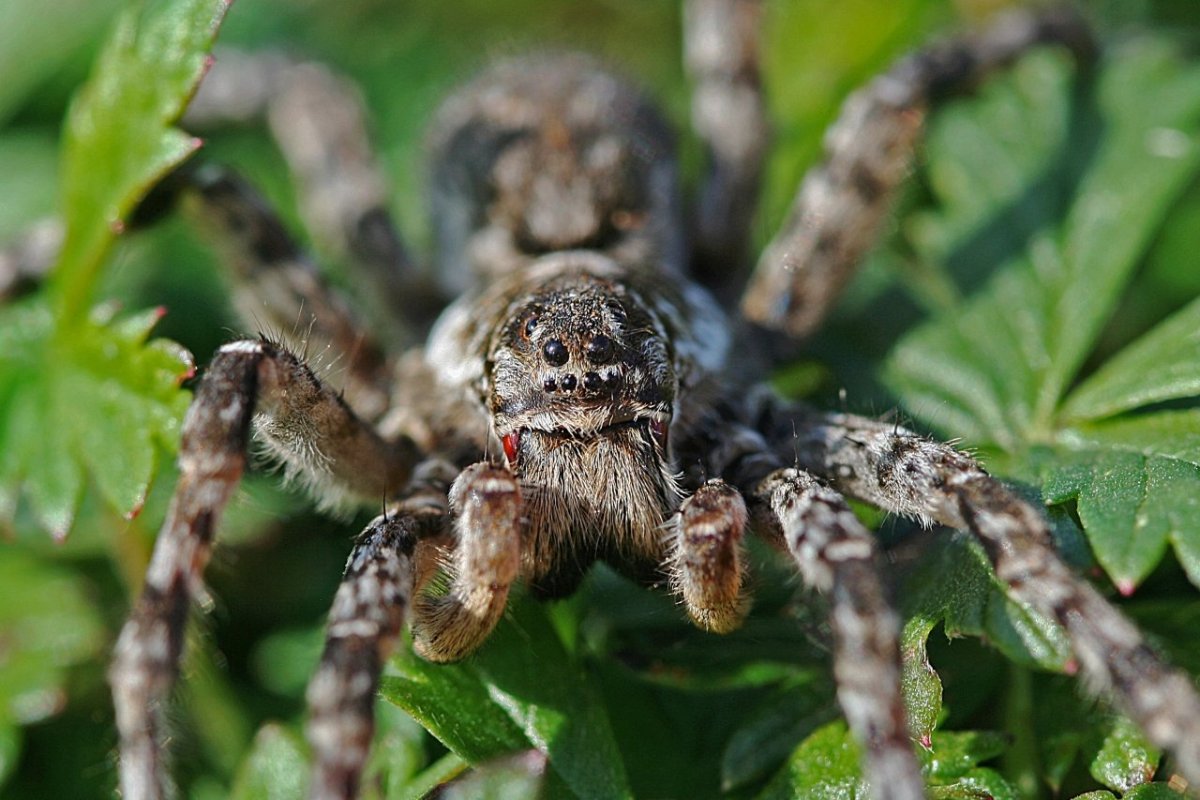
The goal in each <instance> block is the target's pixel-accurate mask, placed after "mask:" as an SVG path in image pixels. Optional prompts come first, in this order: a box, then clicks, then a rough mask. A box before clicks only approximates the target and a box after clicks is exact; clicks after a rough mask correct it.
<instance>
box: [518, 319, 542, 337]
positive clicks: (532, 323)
mask: <svg viewBox="0 0 1200 800" xmlns="http://www.w3.org/2000/svg"><path fill="white" fill-rule="evenodd" d="M537 324H538V318H537V314H530V315H529V319H527V320H525V325H524V326H523V327H522V328H521V335H522V336H524V337H525V338H526V339H528V338H529V337H530V336H532V335H533V329H534V328H536V327H537Z"/></svg>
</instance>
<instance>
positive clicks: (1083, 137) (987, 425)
mask: <svg viewBox="0 0 1200 800" xmlns="http://www.w3.org/2000/svg"><path fill="white" fill-rule="evenodd" d="M1039 63H1040V64H1041V66H1040V68H1041V69H1044V70H1047V74H1048V75H1049V76H1050V82H1051V84H1061V81H1060V80H1059V79H1057V78H1055V77H1054V73H1053V70H1054V69H1055V66H1054V63H1053V62H1051V61H1044V62H1039ZM1058 69H1061V67H1058ZM1059 94H1060V96H1059V99H1058V100H1057V105H1056V106H1055V109H1056V114H1061V113H1062V109H1065V108H1069V107H1070V106H1069V103H1070V97H1069V95H1067V93H1066V92H1065V90H1060V92H1059ZM1001 99H1002V100H1004V101H1005V102H1007V99H1005V98H1001ZM997 102H1000V101H999V100H996V99H993V98H992V97H991V96H990V95H989V97H988V98H985V100H984V101H983V102H982V103H981V104H980V106H979V110H977V111H975V112H974V114H973V116H974V118H975V125H974V126H971V127H970V128H969V129H968V128H967V127H965V126H964V127H962V130H961V132H960V134H959V136H960V138H961V137H962V136H966V135H968V134H969V135H970V136H972V137H978V138H979V139H980V140H981V141H995V140H999V141H998V142H997V143H996V145H995V146H996V147H998V148H1000V149H1003V145H1002V142H1004V141H1010V142H1011V141H1016V140H1018V139H1022V138H1024V139H1026V140H1027V139H1028V137H1029V130H1028V127H1027V126H1026V125H1025V123H1024V122H1023V118H1022V115H1008V116H1005V115H1002V114H996V113H990V112H989V108H990V107H991V105H994V104H995V103H997ZM1095 103H1096V108H1095V109H1094V113H1095V114H1096V115H1098V117H1099V119H1098V120H1090V121H1087V124H1081V125H1080V126H1078V127H1080V128H1083V129H1086V130H1081V131H1077V132H1070V131H1069V132H1068V133H1069V134H1070V135H1068V136H1067V137H1066V138H1065V140H1064V141H1062V142H1061V147H1062V148H1063V149H1064V151H1065V152H1070V151H1073V150H1074V151H1081V152H1084V153H1087V152H1093V155H1092V157H1091V159H1090V161H1088V162H1087V163H1086V164H1085V165H1083V166H1084V167H1086V171H1085V172H1084V174H1083V175H1082V177H1081V178H1079V180H1078V185H1077V187H1076V186H1074V185H1073V182H1071V181H1069V180H1067V179H1066V178H1065V177H1064V179H1062V180H1060V181H1058V182H1057V185H1054V184H1052V185H1051V186H1046V187H1042V189H1041V190H1042V191H1047V192H1049V191H1055V190H1057V191H1059V192H1065V193H1067V194H1068V195H1069V197H1070V207H1069V210H1068V211H1067V213H1066V217H1065V219H1064V220H1062V222H1061V223H1060V222H1059V221H1058V218H1057V216H1056V215H1055V214H1053V213H1050V212H1052V211H1053V209H1052V208H1048V207H1047V206H1048V205H1049V206H1052V205H1053V204H1043V205H1042V208H1043V209H1044V210H1043V211H1042V212H1040V215H1041V216H1042V217H1043V218H1041V219H1039V220H1036V221H1033V222H1029V223H1027V224H1026V226H1025V227H1026V229H1036V233H1034V234H1033V235H1032V237H1031V238H1030V240H1029V242H1028V244H1027V245H1026V246H1025V247H1023V248H1022V249H1021V250H1020V251H1018V252H1016V253H1013V257H1012V258H1011V259H1009V260H1007V261H1006V262H1005V263H1004V264H1003V265H999V269H998V270H997V271H996V272H995V273H994V274H993V275H992V276H991V277H990V278H989V279H988V280H987V281H986V284H985V285H984V288H983V289H982V290H981V291H979V292H977V293H976V294H974V295H973V296H972V297H970V299H969V300H967V301H966V302H965V303H963V304H962V305H961V306H959V307H955V308H953V309H951V310H948V311H946V312H945V313H943V314H941V315H939V316H937V317H936V318H935V319H933V320H931V321H930V322H928V323H926V324H924V325H922V326H920V327H919V328H917V329H916V330H915V331H914V332H912V333H910V334H908V335H907V336H905V338H904V339H903V340H901V342H900V343H899V344H898V345H897V346H896V348H895V349H894V350H893V352H892V355H891V357H890V358H889V361H888V365H887V369H886V376H885V377H886V379H887V381H888V383H889V385H890V386H891V387H892V388H893V389H894V390H895V391H896V392H897V394H898V395H899V396H900V397H901V399H902V400H903V401H904V403H905V405H906V407H907V408H908V409H909V410H910V411H911V412H912V413H914V414H915V415H917V416H918V417H922V418H924V419H925V420H926V421H928V422H929V423H930V424H932V425H933V426H934V427H936V428H938V429H941V430H946V431H952V432H953V433H954V434H955V435H964V434H965V435H966V436H967V437H969V438H970V439H971V440H972V441H974V442H976V443H980V444H983V443H993V444H996V445H999V446H1000V447H1002V448H1004V449H1006V450H1010V451H1016V450H1019V449H1021V448H1022V447H1023V446H1025V445H1027V444H1028V443H1030V442H1035V441H1044V440H1046V439H1047V438H1048V436H1049V431H1050V430H1051V428H1052V425H1053V423H1054V420H1055V414H1056V412H1057V411H1058V408H1059V404H1060V401H1061V399H1062V396H1063V393H1064V392H1065V390H1066V388H1067V387H1068V386H1069V385H1070V382H1071V381H1072V380H1073V378H1074V377H1075V375H1076V373H1077V372H1078V370H1079V368H1080V365H1081V364H1082V363H1083V360H1084V358H1085V357H1086V356H1087V355H1088V353H1089V352H1090V351H1091V349H1092V348H1093V346H1094V345H1095V340H1096V336H1097V335H1098V333H1099V331H1100V328H1101V326H1102V325H1103V324H1104V322H1105V321H1106V320H1107V319H1108V317H1109V315H1110V313H1111V312H1112V309H1113V307H1114V305H1115V303H1116V301H1117V298H1118V296H1119V294H1120V292H1121V291H1122V289H1123V288H1124V286H1125V285H1126V283H1127V281H1128V279H1129V276H1130V274H1131V272H1132V269H1133V267H1134V266H1135V265H1136V264H1137V262H1138V259H1139V257H1140V256H1141V254H1142V252H1143V251H1144V249H1145V247H1146V245H1147V244H1148V242H1149V241H1150V239H1151V237H1152V236H1153V234H1154V232H1155V230H1156V229H1157V227H1158V225H1159V224H1160V222H1161V220H1162V218H1163V215H1164V214H1165V210H1166V208H1167V207H1168V206H1169V204H1170V202H1171V201H1172V200H1173V198H1174V197H1175V196H1176V195H1177V194H1178V192H1179V190H1180V189H1181V188H1182V187H1184V186H1185V185H1186V184H1187V182H1188V180H1189V178H1190V177H1191V176H1192V175H1194V174H1195V171H1196V166H1197V164H1198V163H1200V147H1198V146H1197V145H1196V142H1195V131H1196V127H1197V123H1198V122H1200V72H1197V71H1196V70H1195V69H1194V68H1184V67H1182V66H1181V64H1180V62H1179V60H1178V59H1177V58H1176V57H1175V56H1174V54H1173V53H1172V51H1171V50H1170V49H1168V48H1166V47H1164V46H1162V45H1160V44H1156V43H1152V42H1142V43H1140V44H1139V45H1138V46H1136V47H1130V48H1127V49H1126V50H1124V51H1122V52H1120V53H1119V54H1118V55H1117V56H1116V57H1114V58H1113V59H1112V60H1111V61H1110V62H1108V63H1107V64H1105V65H1103V67H1102V69H1101V70H1100V74H1099V75H1098V76H1097V80H1096V90H1095ZM1080 113H1082V112H1080ZM960 124H961V123H960ZM1051 127H1053V126H1051ZM1097 131H1098V133H1097ZM1093 136H1098V139H1097V140H1096V141H1094V142H1093V141H1091V137H1093ZM940 157H941V154H940V153H939V152H938V151H937V150H936V149H935V148H932V147H931V149H930V153H929V158H930V161H931V164H933V165H935V166H934V167H932V169H933V170H934V171H935V174H936V170H937V167H936V164H937V162H938V159H939V158H940ZM1003 167H1004V164H1003V162H1000V163H997V161H996V160H993V161H991V162H989V161H986V160H984V161H979V162H971V163H970V164H968V163H966V162H965V161H964V162H962V163H961V164H960V165H959V168H960V169H962V170H967V171H968V173H967V175H965V176H964V177H962V178H961V179H960V180H959V181H958V183H961V184H964V185H965V184H969V185H972V186H974V185H977V184H978V185H985V186H986V185H992V184H995V183H996V182H997V179H996V178H995V177H994V176H993V175H992V172H993V171H995V170H997V169H1000V168H1003ZM935 188H936V187H935ZM951 199H953V198H951ZM950 204H951V203H950V202H947V205H950ZM1034 208H1037V206H1034ZM1030 213H1032V212H1030ZM1035 223H1036V224H1035ZM962 235H963V234H962V233H960V234H959V237H960V241H958V243H957V246H959V247H969V246H970V245H971V242H970V241H961V237H962ZM916 244H917V245H918V246H919V245H920V242H919V241H918V242H916ZM946 247H947V246H946V245H944V244H942V245H941V246H940V247H939V248H936V249H935V251H934V252H933V253H931V254H930V257H931V258H934V259H936V258H937V255H938V251H939V250H940V251H941V252H944V251H945V250H946ZM971 257H972V256H970V255H968V254H966V253H964V254H963V256H962V258H964V259H968V258H971Z"/></svg>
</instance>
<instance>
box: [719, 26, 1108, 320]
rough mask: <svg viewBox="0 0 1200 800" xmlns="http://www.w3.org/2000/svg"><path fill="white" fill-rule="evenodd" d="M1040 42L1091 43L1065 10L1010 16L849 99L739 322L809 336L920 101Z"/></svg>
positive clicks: (770, 248)
mask: <svg viewBox="0 0 1200 800" xmlns="http://www.w3.org/2000/svg"><path fill="white" fill-rule="evenodd" d="M1040 44H1060V45H1063V46H1065V47H1067V48H1068V49H1069V50H1071V51H1072V52H1073V53H1074V54H1075V55H1076V57H1077V59H1078V60H1079V61H1081V62H1084V63H1086V62H1087V61H1089V60H1090V58H1091V56H1092V53H1093V51H1094V47H1095V45H1094V43H1093V41H1092V36H1091V33H1090V30H1089V29H1088V26H1087V24H1086V23H1085V22H1084V21H1083V20H1082V19H1081V18H1080V17H1078V16H1077V15H1076V14H1075V13H1074V12H1072V11H1070V10H1068V9H1058V10H1053V11H1046V10H1044V9H1043V10H1040V11H1039V10H1032V9H1020V10H1014V11H1012V12H1009V13H1005V14H1001V15H1000V16H999V18H998V19H997V21H996V22H995V23H994V24H992V25H990V26H989V27H987V28H985V29H984V30H983V31H981V32H980V33H978V34H976V35H974V36H965V37H962V38H957V39H951V40H949V41H946V42H943V43H941V44H939V45H934V46H932V47H930V48H928V49H924V50H919V51H917V52H915V53H913V54H911V55H909V56H906V57H904V58H902V59H900V60H899V61H897V62H896V63H895V64H894V65H893V66H892V67H891V69H889V70H888V71H887V72H885V73H883V74H882V75H879V76H878V77H876V78H874V79H873V80H872V81H871V82H870V83H868V84H867V85H866V86H864V87H863V88H861V89H859V90H858V91H856V92H855V93H854V94H852V95H850V97H849V98H847V100H846V101H845V103H843V104H842V108H841V111H840V113H839V115H838V118H837V120H836V121H835V122H834V123H833V125H832V126H830V128H829V130H828V131H827V132H826V134H825V141H824V147H825V157H824V160H823V161H822V162H821V163H820V164H818V165H817V166H815V167H813V168H812V169H811V170H809V172H808V173H807V174H806V175H805V176H804V180H803V181H802V182H801V184H800V188H799V189H798V190H797V193H796V196H795V199H794V200H793V201H792V207H791V210H790V211H789V212H788V216H787V219H786V220H785V221H784V223H783V226H782V227H781V228H780V230H779V231H778V233H776V234H775V236H774V238H773V239H772V240H771V242H770V243H769V244H768V245H767V247H766V249H765V250H764V251H763V253H762V256H761V257H760V258H759V260H758V264H757V266H756V267H755V268H754V272H753V274H752V275H751V277H750V283H749V284H748V285H747V287H746V290H745V293H744V295H743V296H742V302H741V308H742V314H743V315H744V316H745V317H746V319H748V320H750V321H751V322H753V323H757V324H758V325H762V326H763V327H766V328H769V329H771V330H780V331H784V332H786V333H788V334H790V335H791V336H793V337H804V336H807V335H808V334H810V333H812V332H813V331H814V330H816V328H817V327H818V326H820V324H821V322H822V321H824V319H825V317H826V315H827V314H828V313H829V311H830V310H831V309H832V307H833V305H834V303H835V302H836V301H837V299H838V297H839V296H840V295H841V292H842V289H843V288H845V286H846V283H847V282H848V281H849V280H850V277H851V276H852V275H853V274H854V272H855V270H856V269H857V267H858V265H859V264H860V263H861V262H862V260H863V257H864V256H865V255H866V254H867V252H868V251H869V250H870V249H871V248H872V247H873V246H874V245H875V243H876V242H877V241H878V239H879V234H880V231H881V230H882V229H883V226H884V223H885V221H886V220H887V217H888V213H889V212H890V210H891V206H892V200H893V198H894V197H895V195H896V193H897V190H898V189H899V187H900V186H901V185H902V184H903V183H904V180H905V179H906V178H907V177H908V175H909V172H910V171H911V168H912V163H913V157H914V153H915V151H916V146H917V144H918V143H919V142H920V140H921V135H922V133H923V130H924V123H925V117H926V114H927V113H928V110H929V107H930V104H931V103H932V102H933V101H935V100H937V99H938V98H940V97H942V96H945V95H947V94H952V93H955V92H961V91H964V90H966V89H969V88H971V87H972V86H974V85H975V84H977V83H978V82H979V81H980V80H982V79H983V78H984V77H985V76H986V75H987V74H988V73H990V72H993V71H995V70H997V69H999V68H1001V67H1004V66H1006V65H1008V64H1010V63H1012V62H1013V61H1014V60H1016V59H1017V58H1018V57H1019V56H1021V55H1022V54H1023V53H1025V52H1027V51H1028V50H1029V49H1030V48H1032V47H1034V46H1037V45H1040Z"/></svg>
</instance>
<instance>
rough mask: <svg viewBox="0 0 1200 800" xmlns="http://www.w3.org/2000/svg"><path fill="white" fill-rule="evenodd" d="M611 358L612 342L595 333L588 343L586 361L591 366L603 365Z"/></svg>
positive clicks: (601, 334)
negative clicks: (590, 363)
mask: <svg viewBox="0 0 1200 800" xmlns="http://www.w3.org/2000/svg"><path fill="white" fill-rule="evenodd" d="M612 357H613V340H612V339H610V338H608V337H607V336H605V335H604V334H603V333H597V334H596V335H595V336H593V337H592V340H591V341H590V342H588V346H587V359H588V361H590V362H592V363H593V364H604V363H607V362H608V361H610V360H611V359H612Z"/></svg>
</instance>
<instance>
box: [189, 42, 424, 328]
mask: <svg viewBox="0 0 1200 800" xmlns="http://www.w3.org/2000/svg"><path fill="white" fill-rule="evenodd" d="M246 122H261V123H265V124H266V126H267V128H268V129H269V131H270V133H271V136H272V138H273V139H274V140H275V142H276V144H277V145H278V147H279V150H280V152H281V154H282V155H283V157H284V160H285V161H286V162H287V165H288V169H289V171H290V172H291V174H292V177H293V179H294V180H295V183H296V187H297V190H298V195H299V196H298V202H299V206H300V210H301V213H302V214H303V215H304V219H305V223H306V224H307V227H308V229H309V231H310V232H311V233H312V236H313V238H314V239H315V240H316V242H317V245H318V250H319V252H321V253H322V254H324V255H328V256H330V257H332V258H335V259H338V260H342V261H345V262H346V264H347V266H349V267H350V268H352V269H354V270H356V271H357V275H356V278H357V280H356V282H357V283H362V284H364V285H365V286H368V287H370V289H369V290H368V291H364V292H362V293H361V294H362V297H360V298H359V299H360V300H361V301H362V302H367V303H374V304H375V305H376V306H377V307H374V308H372V310H373V311H376V312H378V313H380V314H382V315H384V319H388V318H390V317H391V316H392V315H395V314H396V313H397V312H398V314H399V316H400V319H396V320H394V321H396V322H405V323H409V324H410V325H411V326H412V327H411V328H410V330H412V329H415V330H417V331H419V329H420V328H421V327H422V326H423V325H424V324H425V323H428V322H430V321H431V320H432V318H433V314H436V312H437V311H438V310H439V308H440V306H441V305H442V304H443V300H442V298H440V297H439V296H437V293H436V291H435V290H434V288H433V284H432V283H431V281H430V280H429V279H428V278H427V277H426V276H425V275H423V274H422V273H421V271H420V270H419V269H418V268H417V266H416V264H415V263H414V262H413V259H412V258H411V257H410V255H409V253H408V251H407V249H406V248H405V246H404V242H403V240H402V239H401V236H400V233H399V230H398V228H397V226H396V223H395V221H394V220H393V218H392V215H391V213H390V212H389V210H388V200H389V196H388V190H387V189H388V185H389V182H388V180H387V179H386V177H385V175H384V172H383V170H382V168H381V166H380V163H379V159H378V157H377V155H376V153H375V150H374V148H373V147H372V143H371V137H370V135H369V132H368V127H369V119H368V114H367V111H366V107H365V104H364V103H363V99H362V96H361V94H360V92H359V91H358V87H357V86H356V85H355V84H354V82H353V81H351V80H350V79H349V78H347V77H346V76H344V75H340V74H338V73H337V72H335V71H334V70H333V69H331V68H330V67H328V66H326V65H324V64H319V63H316V62H311V61H298V60H296V59H293V58H291V57H289V56H286V55H283V54H281V53H279V52H271V51H267V52H258V53H246V52H240V51H237V50H232V49H226V48H218V50H217V51H216V59H215V63H214V65H213V68H212V70H211V71H210V72H209V74H208V75H206V76H205V78H204V81H203V83H201V85H200V89H199V90H198V92H197V93H196V97H195V98H193V100H192V102H191V104H190V105H189V107H188V111H187V115H186V116H185V117H184V124H185V125H186V126H187V127H188V128H189V130H191V129H193V128H195V129H199V130H201V131H204V130H209V129H212V128H214V127H219V126H224V125H230V124H240V123H246Z"/></svg>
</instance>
